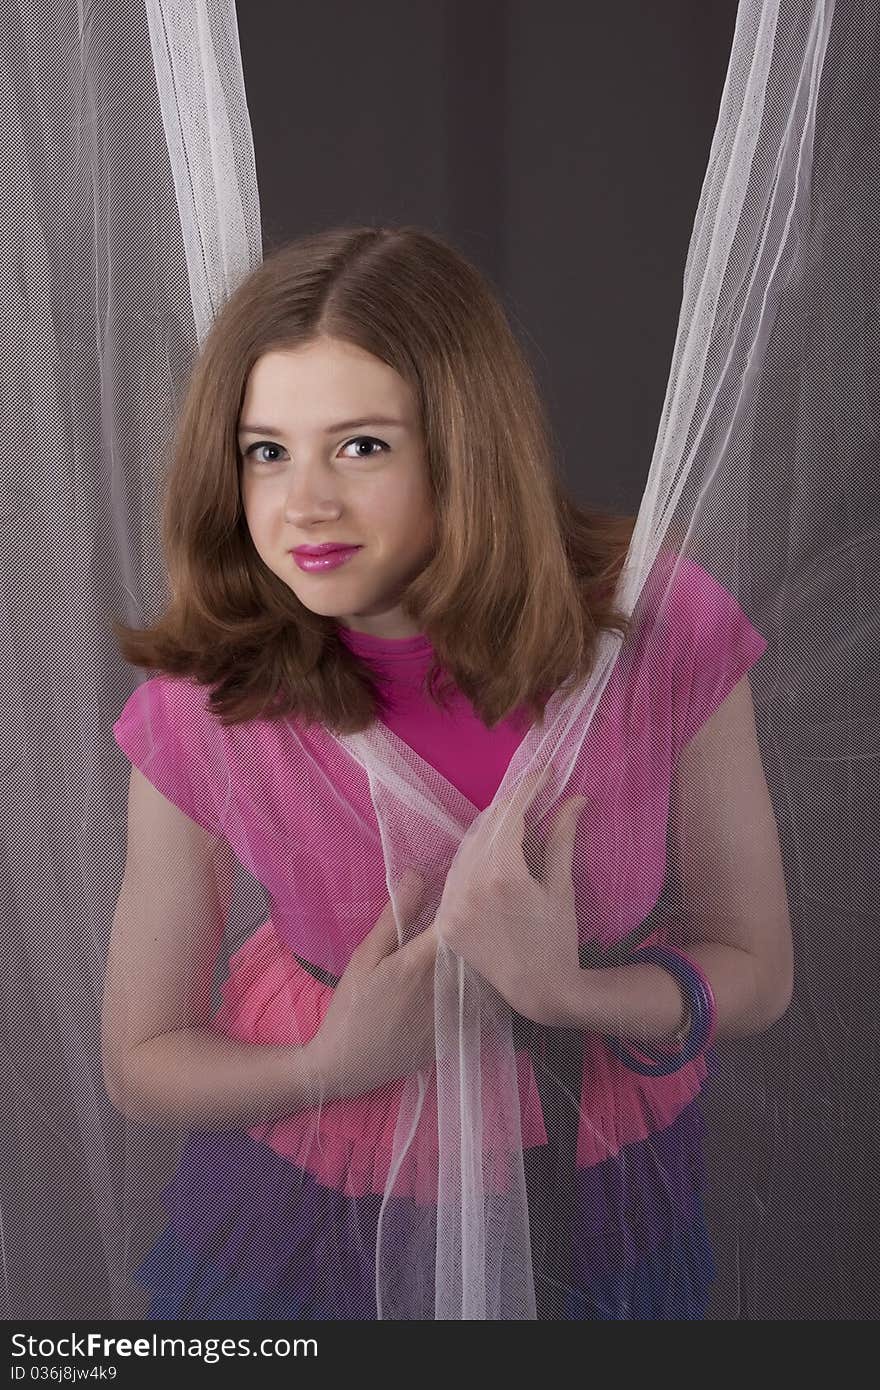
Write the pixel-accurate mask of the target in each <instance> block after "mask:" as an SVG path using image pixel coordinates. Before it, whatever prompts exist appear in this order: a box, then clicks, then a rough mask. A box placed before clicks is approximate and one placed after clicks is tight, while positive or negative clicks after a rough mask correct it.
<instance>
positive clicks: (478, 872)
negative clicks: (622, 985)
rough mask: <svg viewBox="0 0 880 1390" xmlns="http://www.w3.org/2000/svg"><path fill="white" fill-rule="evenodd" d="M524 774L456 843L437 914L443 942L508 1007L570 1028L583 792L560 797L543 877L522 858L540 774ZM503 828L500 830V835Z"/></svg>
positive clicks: (577, 977) (578, 975) (578, 977)
mask: <svg viewBox="0 0 880 1390" xmlns="http://www.w3.org/2000/svg"><path fill="white" fill-rule="evenodd" d="M540 775H541V774H538V773H532V774H530V775H529V776H527V777H525V778H524V779H523V780H522V782H521V783H520V785H519V787H518V788H517V790H516V792H515V793H514V796H513V800H512V801H508V802H506V803H502V804H501V805H499V806H497V807H490V808H488V809H487V810H486V811H484V812H483V816H484V817H485V822H484V823H481V824H480V825H479V826H478V829H477V833H476V834H475V835H474V836H473V837H472V838H471V839H470V841H469V840H468V836H465V840H464V841H463V842H462V848H461V850H460V851H459V854H458V856H457V857H456V859H455V860H454V861H453V865H452V867H451V868H450V871H449V874H448V875H447V878H446V884H445V887H444V890H443V897H442V899H441V901H440V906H439V908H438V911H437V916H436V918H435V926H436V927H437V929H438V932H439V937H440V940H441V941H443V942H445V943H446V945H448V946H449V947H451V949H452V950H453V951H455V953H456V954H457V955H459V956H462V957H463V959H464V960H465V961H466V962H467V964H468V965H469V966H471V968H472V969H473V970H476V971H477V973H478V974H479V975H482V976H483V978H484V979H486V980H488V981H489V983H490V984H491V985H493V986H494V987H495V989H497V991H498V993H499V994H500V995H501V996H502V997H503V998H504V999H506V1000H507V1002H508V1004H510V1006H511V1008H514V1009H516V1010H517V1012H518V1013H521V1014H522V1015H523V1016H524V1017H525V1018H530V1019H533V1020H534V1021H535V1022H536V1023H543V1024H546V1025H549V1026H551V1027H559V1028H567V1027H574V1026H577V1025H576V1024H575V1022H574V1019H575V1018H576V1016H577V1015H576V1010H575V1008H574V1007H573V1001H574V1000H575V999H577V997H578V991H579V990H582V988H583V979H582V976H583V972H582V971H581V968H580V960H579V955H578V923H577V916H576V913H575V900H574V882H573V879H572V861H573V855H574V837H575V833H576V829H577V817H578V813H579V812H580V810H581V809H582V807H583V806H585V805H586V800H587V799H586V798H585V797H581V796H573V797H568V798H566V800H565V801H564V802H563V803H562V806H561V808H560V811H559V814H558V815H557V818H556V821H555V823H554V826H553V831H552V835H551V839H550V840H549V841H548V843H547V847H546V851H545V855H544V866H543V870H542V872H541V874H540V876H537V875H534V874H532V872H531V871H530V869H529V868H528V866H527V864H526V861H525V857H524V854H523V844H522V842H523V834H524V830H525V825H524V820H525V809H526V807H527V806H528V804H529V802H530V800H531V799H532V797H533V795H534V793H535V791H536V790H537V785H538V782H539V780H540ZM502 824H503V831H502Z"/></svg>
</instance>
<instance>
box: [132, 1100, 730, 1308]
mask: <svg viewBox="0 0 880 1390" xmlns="http://www.w3.org/2000/svg"><path fill="white" fill-rule="evenodd" d="M702 1139H703V1117H702V1112H701V1110H700V1103H699V1097H697V1098H695V1099H694V1100H693V1101H692V1102H691V1103H690V1104H689V1105H687V1106H686V1107H685V1109H684V1110H682V1112H681V1113H680V1115H679V1116H678V1117H677V1119H676V1120H675V1121H674V1123H673V1124H672V1125H670V1126H669V1128H668V1129H666V1130H663V1131H662V1132H661V1133H659V1134H655V1135H652V1136H651V1137H650V1138H649V1139H646V1140H643V1141H642V1142H640V1143H636V1144H632V1145H630V1146H629V1147H627V1148H624V1149H621V1151H620V1153H619V1154H618V1155H616V1156H615V1157H614V1158H612V1159H609V1160H608V1161H607V1162H604V1163H600V1164H598V1165H596V1166H595V1167H592V1168H587V1169H577V1170H576V1172H575V1181H574V1224H573V1227H572V1240H571V1249H570V1268H571V1279H570V1287H569V1289H568V1293H567V1296H566V1297H565V1298H564V1299H563V1302H562V1306H561V1311H560V1313H559V1316H560V1317H561V1318H563V1319H565V1320H581V1319H594V1318H595V1319H626V1320H639V1321H641V1320H648V1319H652V1320H653V1319H655V1318H661V1319H676V1320H678V1319H685V1320H691V1319H701V1318H704V1317H705V1315H706V1308H707V1305H708V1301H709V1293H710V1289H711V1285H712V1284H713V1282H714V1280H715V1278H716V1268H715V1262H714V1258H713V1254H712V1248H711V1245H710V1240H709V1234H708V1231H707V1228H706V1224H705V1219H704V1212H703V1202H702V1192H703V1186H704V1180H705V1178H704V1168H703V1159H702ZM525 1159H526V1181H527V1185H528V1183H529V1165H530V1164H531V1163H533V1162H537V1161H539V1159H540V1156H539V1155H536V1154H535V1152H534V1150H527V1151H526V1154H525ZM162 1200H163V1204H164V1208H165V1211H166V1213H167V1214H168V1221H167V1224H166V1225H165V1227H164V1228H163V1229H162V1231H161V1233H160V1235H159V1237H158V1239H157V1240H156V1242H155V1243H154V1245H153V1246H152V1248H151V1249H150V1251H149V1252H148V1254H147V1255H146V1257H145V1258H144V1260H143V1261H142V1263H141V1264H140V1266H139V1268H138V1269H137V1271H136V1273H135V1275H134V1278H135V1280H136V1281H137V1282H138V1283H139V1284H140V1285H141V1286H142V1287H143V1288H145V1289H147V1290H149V1291H150V1293H151V1294H152V1301H151V1304H150V1307H149V1311H148V1312H147V1314H146V1317H147V1319H148V1320H151V1321H152V1320H154V1319H175V1320H190V1321H200V1320H202V1319H224V1320H226V1319H228V1320H239V1319H242V1320H285V1319H296V1320H299V1321H305V1322H308V1321H313V1320H316V1321H345V1320H355V1321H370V1320H373V1319H375V1317H376V1301H375V1255H376V1229H377V1222H378V1218H379V1208H380V1206H381V1202H382V1197H381V1195H380V1194H368V1195H366V1196H364V1197H357V1198H354V1197H349V1196H346V1195H345V1194H344V1193H343V1192H340V1191H337V1190H335V1189H333V1188H330V1187H327V1186H325V1185H323V1184H321V1183H319V1182H318V1181H317V1180H316V1179H315V1178H314V1177H313V1175H312V1174H311V1173H309V1172H308V1171H307V1170H305V1169H303V1168H299V1167H296V1166H294V1165H293V1164H291V1163H290V1162H288V1161H286V1160H285V1159H284V1158H282V1157H281V1156H280V1155H279V1154H278V1153H276V1152H275V1150H274V1149H272V1148H270V1147H268V1146H267V1145H264V1144H260V1143H258V1142H257V1141H256V1140H255V1139H253V1138H251V1136H250V1135H248V1134H247V1133H246V1132H244V1131H241V1130H237V1129H227V1130H210V1131H207V1130H205V1131H197V1132H196V1133H194V1134H193V1135H192V1136H191V1137H190V1138H189V1140H188V1142H187V1143H186V1145H185V1147H184V1149H183V1152H182V1154H181V1158H180V1161H179V1164H178V1166H177V1169H176V1171H175V1173H174V1176H173V1178H172V1179H171V1181H170V1182H169V1183H168V1184H167V1186H166V1187H165V1188H164V1189H163V1192H162ZM401 1200H402V1199H401ZM533 1264H534V1272H535V1283H536V1289H538V1288H539V1286H540V1283H541V1279H542V1272H541V1262H540V1258H539V1256H538V1254H537V1253H536V1252H535V1250H534V1249H533Z"/></svg>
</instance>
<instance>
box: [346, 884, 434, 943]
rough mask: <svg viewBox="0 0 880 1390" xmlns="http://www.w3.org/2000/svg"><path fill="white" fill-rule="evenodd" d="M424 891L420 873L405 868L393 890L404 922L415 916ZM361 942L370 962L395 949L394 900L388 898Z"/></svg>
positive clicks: (396, 939)
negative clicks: (373, 924) (379, 914)
mask: <svg viewBox="0 0 880 1390" xmlns="http://www.w3.org/2000/svg"><path fill="white" fill-rule="evenodd" d="M424 891H425V882H424V879H423V878H422V876H421V874H419V873H418V872H417V871H416V870H415V869H407V870H406V872H405V873H404V875H403V878H402V879H401V880H400V882H399V883H398V884H397V886H396V888H395V890H394V898H395V899H396V902H397V909H398V913H399V915H400V917H401V918H402V920H403V922H404V923H407V922H409V921H410V920H411V919H412V918H413V917H414V916H415V914H416V912H417V910H418V907H419V904H420V903H421V900H422V897H423V896H424ZM361 944H362V945H363V946H365V948H366V949H365V952H364V954H365V955H366V956H367V958H368V960H369V961H370V962H375V961H379V960H381V959H382V958H383V957H384V956H387V955H388V954H389V953H390V952H391V951H396V950H397V947H398V944H399V937H398V932H397V919H396V916H395V911H394V901H392V899H391V898H389V899H388V902H387V903H386V904H385V907H384V909H383V911H382V914H381V916H380V917H379V918H378V920H377V921H376V924H375V926H374V927H373V928H372V929H371V930H370V932H369V933H368V934H367V936H366V937H365V938H364V941H363V942H362V943H361Z"/></svg>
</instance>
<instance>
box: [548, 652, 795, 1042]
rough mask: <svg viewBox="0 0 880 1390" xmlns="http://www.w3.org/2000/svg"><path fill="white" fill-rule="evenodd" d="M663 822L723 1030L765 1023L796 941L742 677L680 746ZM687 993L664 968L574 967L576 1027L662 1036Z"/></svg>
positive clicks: (754, 1029)
mask: <svg viewBox="0 0 880 1390" xmlns="http://www.w3.org/2000/svg"><path fill="white" fill-rule="evenodd" d="M670 827H671V829H672V832H673V835H674V837H675V843H676V860H677V862H678V863H679V864H680V866H681V873H682V878H683V883H684V894H685V901H686V905H687V909H688V918H689V920H688V922H687V923H686V926H685V935H684V939H683V941H682V945H683V949H684V950H686V951H687V953H688V955H690V956H691V957H692V958H693V959H694V960H695V961H696V962H697V964H698V965H699V966H700V967H701V968H702V969H703V970H704V971H705V973H706V975H707V977H708V979H709V982H710V984H711V986H712V992H713V993H714V995H715V1000H716V1003H717V1005H718V1036H719V1037H722V1038H723V1037H743V1036H748V1035H749V1034H753V1033H760V1032H762V1031H763V1030H764V1029H765V1028H769V1027H770V1025H771V1024H772V1023H774V1022H775V1021H776V1020H777V1019H778V1018H781V1017H782V1015H783V1014H784V1013H785V1011H786V1010H787V1008H788V1006H789V1004H790V1002H791V997H792V989H793V972H794V964H793V946H792V933H791V922H790V919H789V913H788V898H787V893H786V885H785V877H784V874H783V865H782V857H781V853H780V848H779V834H778V827H777V825H776V820H775V817H774V814H773V806H772V803H771V801H770V795H769V792H768V789H767V783H766V780H765V778H764V769H763V766H762V763H761V753H760V748H759V746H758V741H757V735H756V731H755V715H754V708H753V705H752V694H751V688H750V685H749V679H748V676H747V675H745V676H743V677H742V679H741V680H740V681H738V683H737V684H736V685H735V686H734V688H733V690H732V691H731V692H730V694H729V695H728V696H727V699H726V700H724V701H723V702H722V704H721V705H719V707H718V709H717V710H716V711H715V712H714V714H713V715H712V716H711V717H710V718H709V719H708V720H707V721H706V723H705V724H704V725H703V726H702V728H701V729H699V730H698V732H697V733H696V734H695V735H694V737H693V738H692V739H690V740H689V742H688V743H687V745H686V746H685V748H684V749H683V750H682V752H681V754H680V756H679V760H678V765H677V768H676V772H675V777H674V780H673V787H672V801H671V814H670ZM681 1014H682V997H681V992H680V990H679V987H678V985H677V983H676V982H675V980H673V978H672V976H671V975H670V974H669V973H668V971H666V970H664V969H663V968H662V967H661V966H659V965H647V964H644V965H624V966H616V967H612V968H609V969H601V970H584V971H581V978H580V981H579V997H578V998H577V999H575V1000H573V1001H572V1016H573V1018H574V1019H575V1020H577V1022H576V1023H574V1024H573V1026H579V1027H585V1028H590V1029H594V1030H595V1031H597V1032H602V1033H618V1032H621V1033H623V1034H624V1035H625V1036H627V1037H630V1038H632V1039H634V1040H636V1041H639V1042H645V1041H650V1040H660V1039H664V1040H666V1039H669V1038H670V1037H671V1036H672V1034H673V1032H674V1030H676V1029H677V1028H678V1026H679V1024H680V1023H681Z"/></svg>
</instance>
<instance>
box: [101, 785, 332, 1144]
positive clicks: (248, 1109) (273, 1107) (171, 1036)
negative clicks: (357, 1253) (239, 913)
mask: <svg viewBox="0 0 880 1390" xmlns="http://www.w3.org/2000/svg"><path fill="white" fill-rule="evenodd" d="M235 864H236V860H235V856H234V854H233V852H232V850H231V849H230V848H229V846H228V845H227V844H226V843H225V841H223V840H221V839H218V838H217V837H215V836H213V835H210V834H209V833H208V832H207V831H206V830H204V829H202V827H201V826H199V825H196V824H195V823H194V822H193V821H192V820H190V818H189V817H188V816H186V815H184V813H183V812H182V811H180V810H179V809H178V808H177V807H176V806H174V805H173V804H172V802H170V801H168V800H167V799H166V798H165V797H164V796H162V794H161V793H160V792H158V791H157V790H156V789H155V787H153V785H152V784H151V783H150V782H149V781H148V780H147V779H146V778H145V777H144V776H143V775H142V773H140V772H139V771H138V770H137V768H134V767H133V768H132V773H131V783H130V789H129V802H128V841H127V853H126V864H125V874H124V877H123V882H122V887H121V890H120V894H119V900H118V903H117V907H116V913H115V916H114V919H113V929H112V932H111V937H110V946H109V951H108V958H107V969H106V975H105V982H104V1007H103V1015H102V1062H103V1069H104V1082H105V1085H106V1088H107V1094H108V1095H109V1097H110V1099H111V1100H112V1102H113V1104H114V1105H115V1106H116V1107H117V1108H118V1109H119V1110H121V1111H122V1112H123V1113H124V1114H126V1115H128V1116H129V1117H130V1118H131V1119H134V1120H138V1121H141V1122H143V1123H147V1124H160V1125H165V1124H167V1125H178V1124H179V1125H189V1124H199V1125H202V1126H207V1127H210V1126H212V1125H216V1126H218V1127H220V1126H224V1125H234V1124H239V1125H241V1124H244V1125H248V1126H250V1125H256V1124H259V1123H261V1122H262V1121H265V1120H269V1119H272V1118H278V1117H280V1116H282V1115H289V1114H293V1113H295V1111H297V1110H299V1109H302V1108H304V1107H306V1106H308V1105H310V1104H313V1103H315V1101H316V1095H315V1090H314V1087H315V1084H316V1079H317V1078H316V1075H315V1073H314V1069H313V1068H312V1067H311V1065H310V1064H309V1061H308V1057H309V1055H310V1054H308V1053H307V1050H306V1049H305V1048H298V1047H294V1046H283V1047H271V1046H264V1045H262V1044H256V1043H243V1042H239V1041H238V1040H236V1039H232V1038H228V1037H226V1036H225V1035H223V1034H222V1033H220V1032H218V1031H217V1030H215V1029H212V1028H211V1027H210V1026H209V1016H210V1008H211V992H212V986H213V980H214V971H215V968H216V962H217V954H218V950H219V946H220V942H221V940H222V936H223V931H224V928H225V924H226V916H227V913H228V909H229V904H230V901H231V897H232V884H233V878H234V872H235Z"/></svg>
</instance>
